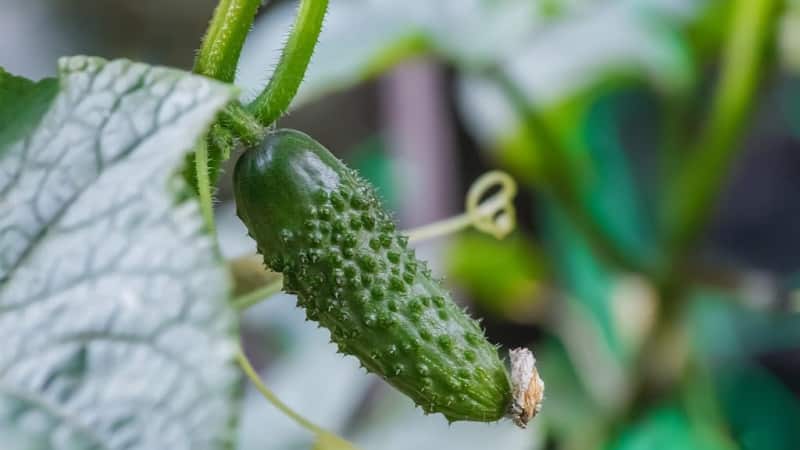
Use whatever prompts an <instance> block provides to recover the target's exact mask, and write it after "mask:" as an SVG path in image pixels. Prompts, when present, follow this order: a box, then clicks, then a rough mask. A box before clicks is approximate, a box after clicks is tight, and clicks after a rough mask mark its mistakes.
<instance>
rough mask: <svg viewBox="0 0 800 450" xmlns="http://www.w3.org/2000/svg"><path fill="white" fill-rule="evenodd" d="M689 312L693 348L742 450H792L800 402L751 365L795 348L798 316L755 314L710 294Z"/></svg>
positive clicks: (698, 298)
mask: <svg viewBox="0 0 800 450" xmlns="http://www.w3.org/2000/svg"><path fill="white" fill-rule="evenodd" d="M692 313H693V314H692V320H693V334H694V340H695V342H696V348H697V349H698V350H699V352H700V354H701V355H702V357H703V359H704V361H705V362H706V364H707V365H708V367H709V371H710V373H711V375H710V376H711V379H712V380H713V382H714V384H715V385H716V390H717V396H718V397H719V402H720V404H721V405H722V410H723V413H724V415H725V417H726V418H727V420H728V423H729V425H728V426H729V427H730V430H731V434H732V435H733V437H734V438H735V439H736V441H737V442H738V443H739V445H740V447H741V449H742V450H790V449H792V450H794V449H796V448H797V436H798V434H797V433H798V428H797V427H798V426H799V425H800V401H798V399H797V397H796V396H795V394H793V393H792V392H791V391H789V390H788V389H787V388H786V386H785V385H783V384H782V383H781V382H780V380H778V379H777V378H776V377H775V376H774V375H772V374H770V373H769V372H768V371H767V370H765V369H764V368H762V367H760V366H758V365H757V364H756V363H755V361H756V360H757V358H758V357H759V356H760V355H764V354H776V353H777V352H780V351H786V350H790V349H791V350H794V349H797V348H800V315H799V314H791V315H790V314H780V313H771V312H765V311H758V310H754V309H752V308H747V307H744V306H742V305H741V303H740V302H738V301H737V299H736V297H735V295H731V294H726V293H723V292H711V291H702V292H699V293H698V294H697V295H696V296H695V298H694V302H693V309H692ZM778 354H779V353H778ZM787 357H788V356H787Z"/></svg>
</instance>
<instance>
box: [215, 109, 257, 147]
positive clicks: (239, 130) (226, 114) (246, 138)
mask: <svg viewBox="0 0 800 450" xmlns="http://www.w3.org/2000/svg"><path fill="white" fill-rule="evenodd" d="M219 121H220V123H222V125H224V126H225V128H227V129H228V130H231V131H233V133H234V134H236V136H237V137H238V138H239V139H240V140H241V141H242V142H243V143H244V144H245V145H247V146H253V145H256V144H258V143H259V142H261V141H262V140H263V139H264V127H262V126H261V123H259V122H258V120H257V119H256V118H255V117H254V116H253V115H252V114H250V112H249V111H247V110H246V109H245V108H244V107H243V106H242V105H241V103H239V102H234V103H231V104H229V105H228V106H226V107H225V109H223V110H222V111H221V112H220V117H219Z"/></svg>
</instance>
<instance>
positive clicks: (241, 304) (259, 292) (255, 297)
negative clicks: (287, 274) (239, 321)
mask: <svg viewBox="0 0 800 450" xmlns="http://www.w3.org/2000/svg"><path fill="white" fill-rule="evenodd" d="M281 289H283V276H279V277H278V279H276V280H274V281H271V282H269V283H268V284H265V285H264V286H261V287H260V288H257V289H255V290H253V291H250V292H248V293H246V294H244V295H241V296H239V297H236V298H235V299H233V307H234V308H235V309H236V310H237V311H242V310H245V309H247V308H249V307H251V306H253V305H257V304H258V303H261V301H262V300H265V299H267V298H269V297H271V296H273V295H275V294H277V293H278V292H280V291H281Z"/></svg>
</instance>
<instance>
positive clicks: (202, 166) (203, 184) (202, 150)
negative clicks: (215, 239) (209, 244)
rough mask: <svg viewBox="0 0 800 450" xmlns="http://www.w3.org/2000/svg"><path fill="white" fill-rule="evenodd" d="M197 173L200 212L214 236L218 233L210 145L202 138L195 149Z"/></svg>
mask: <svg viewBox="0 0 800 450" xmlns="http://www.w3.org/2000/svg"><path fill="white" fill-rule="evenodd" d="M194 162H195V172H196V175H197V191H198V194H199V195H200V211H201V213H202V214H203V220H204V221H205V223H206V228H207V229H208V232H209V233H210V234H211V235H212V236H213V235H215V233H216V226H215V225H214V201H213V199H212V195H211V179H210V178H209V174H208V143H207V142H206V139H205V138H200V142H198V143H197V147H196V148H195V158H194Z"/></svg>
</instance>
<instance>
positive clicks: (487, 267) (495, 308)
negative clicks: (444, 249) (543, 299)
mask: <svg viewBox="0 0 800 450" xmlns="http://www.w3.org/2000/svg"><path fill="white" fill-rule="evenodd" d="M446 264H447V272H448V274H449V275H450V278H451V279H452V280H453V282H455V283H456V284H458V285H460V286H461V287H463V288H465V289H467V290H468V291H469V292H470V293H471V294H472V297H473V299H474V300H475V301H476V302H478V303H479V304H480V306H481V307H482V308H483V309H485V310H486V311H488V312H490V313H492V314H495V315H497V316H503V317H507V318H511V319H514V318H517V319H519V318H520V317H522V316H524V315H525V313H526V312H530V310H531V307H533V306H535V305H536V303H537V295H538V294H539V290H540V288H541V286H540V283H541V278H542V276H543V275H544V267H543V265H544V261H543V255H541V253H540V252H539V250H538V249H537V248H536V247H535V246H534V245H533V244H532V243H531V242H529V241H528V240H527V239H526V238H525V237H524V236H522V235H521V234H519V233H517V234H513V235H511V236H509V237H507V238H505V239H503V240H500V241H498V240H497V239H494V238H493V237H491V236H487V235H485V234H482V233H464V234H462V235H460V236H459V237H458V238H456V239H455V240H454V242H453V243H452V244H451V246H450V249H449V252H448V254H447V262H446Z"/></svg>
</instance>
